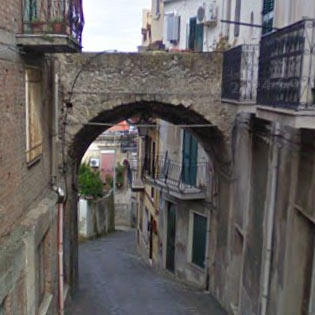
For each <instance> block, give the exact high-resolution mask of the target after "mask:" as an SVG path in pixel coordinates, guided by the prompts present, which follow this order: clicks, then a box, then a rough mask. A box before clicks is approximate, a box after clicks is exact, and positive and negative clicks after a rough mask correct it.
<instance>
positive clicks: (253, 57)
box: [222, 45, 259, 104]
mask: <svg viewBox="0 0 315 315" xmlns="http://www.w3.org/2000/svg"><path fill="white" fill-rule="evenodd" d="M258 53H259V46H258V45H240V46H237V47H234V48H232V49H230V50H227V51H225V52H224V58H223V76H222V101H227V102H236V103H242V104H243V103H244V104H255V103H256V91H257V78H258Z"/></svg>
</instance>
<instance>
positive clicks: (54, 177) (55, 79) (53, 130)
mask: <svg viewBox="0 0 315 315" xmlns="http://www.w3.org/2000/svg"><path fill="white" fill-rule="evenodd" d="M52 77H53V86H52V91H53V106H52V128H51V138H52V139H51V140H52V141H51V143H52V148H51V183H52V185H53V186H55V185H56V183H57V154H58V152H57V145H58V132H59V130H58V129H59V128H58V118H59V117H58V113H59V110H58V106H59V102H58V101H59V99H58V93H59V76H58V72H57V62H56V60H54V61H53V63H52Z"/></svg>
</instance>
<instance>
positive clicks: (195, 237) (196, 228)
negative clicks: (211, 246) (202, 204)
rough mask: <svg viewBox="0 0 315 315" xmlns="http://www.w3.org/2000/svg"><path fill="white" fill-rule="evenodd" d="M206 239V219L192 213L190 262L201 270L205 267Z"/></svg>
mask: <svg viewBox="0 0 315 315" xmlns="http://www.w3.org/2000/svg"><path fill="white" fill-rule="evenodd" d="M206 239H207V218H206V217H204V216H202V215H199V214H197V213H193V233H192V254H191V262H192V263H193V264H195V265H197V266H199V267H201V268H204V267H205V258H206Z"/></svg>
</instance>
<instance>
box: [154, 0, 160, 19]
mask: <svg viewBox="0 0 315 315" xmlns="http://www.w3.org/2000/svg"><path fill="white" fill-rule="evenodd" d="M155 1H156V2H155V15H157V16H158V15H160V9H161V0H155Z"/></svg>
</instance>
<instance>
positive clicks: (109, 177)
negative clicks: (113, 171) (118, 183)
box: [105, 174, 113, 188]
mask: <svg viewBox="0 0 315 315" xmlns="http://www.w3.org/2000/svg"><path fill="white" fill-rule="evenodd" d="M105 180H106V184H107V185H108V186H109V187H111V188H113V176H112V175H110V174H106V175H105Z"/></svg>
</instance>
